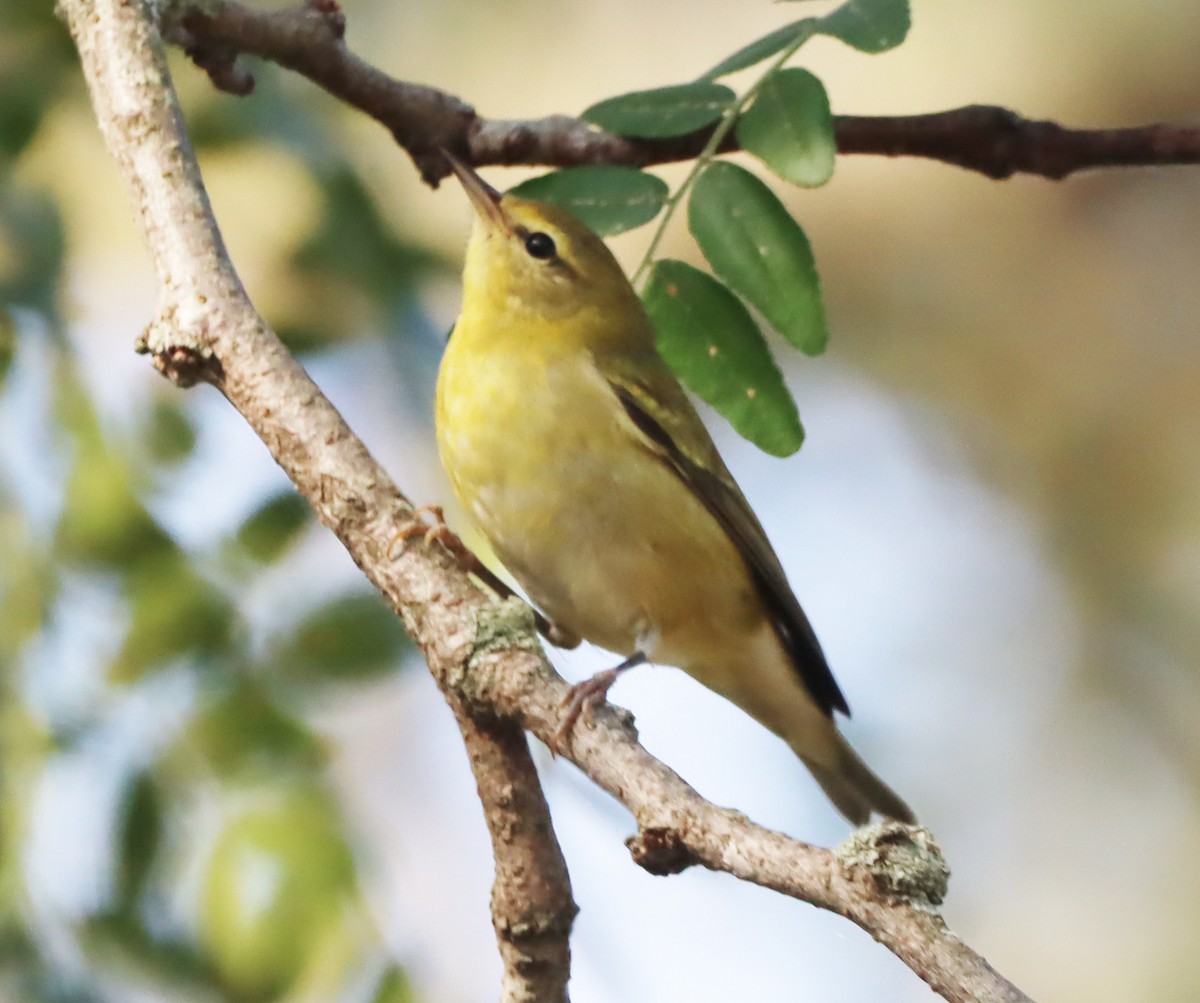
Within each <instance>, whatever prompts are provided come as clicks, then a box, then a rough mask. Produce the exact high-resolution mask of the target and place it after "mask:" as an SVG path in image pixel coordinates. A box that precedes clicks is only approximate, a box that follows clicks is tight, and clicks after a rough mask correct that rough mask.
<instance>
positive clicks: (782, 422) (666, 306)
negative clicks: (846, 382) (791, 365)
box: [643, 259, 804, 456]
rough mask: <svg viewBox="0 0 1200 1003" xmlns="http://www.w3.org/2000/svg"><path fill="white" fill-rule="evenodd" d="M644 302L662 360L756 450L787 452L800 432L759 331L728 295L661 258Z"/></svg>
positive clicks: (793, 406) (693, 270)
mask: <svg viewBox="0 0 1200 1003" xmlns="http://www.w3.org/2000/svg"><path fill="white" fill-rule="evenodd" d="M643 299H644V300H645V303H646V310H647V312H648V313H649V314H650V319H651V320H652V321H653V322H654V326H655V328H656V330H657V332H658V348H659V351H660V352H661V353H662V355H663V358H664V359H666V361H667V364H668V365H669V366H670V367H671V369H672V370H674V371H675V373H676V374H677V375H678V376H679V378H680V379H681V380H682V381H683V382H684V384H685V385H686V386H687V387H688V388H689V389H690V390H691V391H692V392H693V393H695V394H697V395H698V396H699V397H701V398H702V399H703V400H706V401H707V402H708V403H709V404H711V405H712V406H713V407H715V408H716V409H717V410H718V411H719V412H720V413H721V414H722V415H724V416H725V418H726V419H727V420H728V421H729V423H730V424H731V425H732V426H733V427H734V428H735V429H737V431H738V433H739V434H741V435H743V436H745V438H747V439H749V440H750V441H751V442H753V443H754V444H755V445H757V446H758V447H759V448H760V449H762V450H764V451H765V452H768V453H771V454H772V455H774V456H788V455H790V454H791V453H794V452H795V451H796V450H797V449H799V448H800V443H801V442H802V441H803V439H804V430H803V429H802V428H801V426H800V416H799V415H798V414H797V412H796V403H795V401H793V400H792V396H791V394H790V393H789V392H788V389H787V387H786V386H785V385H784V382H783V377H782V375H781V374H780V372H779V368H778V367H777V366H776V365H775V360H774V359H773V358H771V352H770V350H769V349H768V348H767V344H766V342H765V341H764V340H763V336H762V333H761V332H760V331H759V329H758V325H756V324H755V323H754V319H753V318H752V317H751V316H750V313H749V311H748V310H747V309H746V308H745V306H743V305H742V302H741V300H739V299H738V298H737V297H736V296H734V294H733V293H731V292H730V291H729V290H728V289H726V288H725V286H723V285H721V283H720V282H718V281H717V280H716V279H714V278H713V277H712V276H710V275H706V274H705V273H704V272H702V271H700V270H699V269H696V268H693V267H692V266H691V265H688V264H686V263H684V262H682V261H672V260H669V259H665V260H662V261H658V262H656V263H655V265H654V269H653V271H652V272H651V273H650V280H649V282H648V283H647V284H646V291H645V293H644V296H643Z"/></svg>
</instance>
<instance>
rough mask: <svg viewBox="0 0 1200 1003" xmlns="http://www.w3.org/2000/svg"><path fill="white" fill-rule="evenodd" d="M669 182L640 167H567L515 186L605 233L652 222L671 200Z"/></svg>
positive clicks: (517, 192)
mask: <svg viewBox="0 0 1200 1003" xmlns="http://www.w3.org/2000/svg"><path fill="white" fill-rule="evenodd" d="M668 191H669V189H668V188H667V185H666V182H665V181H663V180H662V179H661V178H657V177H655V176H654V175H653V174H647V173H645V172H644V171H639V170H638V169H637V168H636V167H617V166H612V165H605V166H599V167H567V168H565V169H563V170H561V171H553V172H551V173H550V174H543V175H541V177H537V178H530V179H529V180H528V181H525V182H523V183H521V184H519V185H517V187H516V188H514V189H513V190H512V193H513V194H514V195H519V196H521V198H530V199H541V200H542V201H543V202H552V203H554V205H557V206H561V207H562V208H563V209H566V210H567V211H568V212H570V213H572V214H573V215H575V216H578V217H579V218H580V219H581V220H583V221H584V222H585V223H586V224H587V225H588V226H590V227H591V228H592V229H593V230H595V231H596V233H598V234H600V236H602V237H611V236H613V235H614V234H617V233H623V232H624V231H626V230H632V229H633V228H634V227H637V226H641V225H642V224H643V223H648V222H650V220H652V219H653V218H654V217H655V216H657V215H658V212H659V210H660V209H662V207H663V205H664V203H665V202H666V201H667V193H668Z"/></svg>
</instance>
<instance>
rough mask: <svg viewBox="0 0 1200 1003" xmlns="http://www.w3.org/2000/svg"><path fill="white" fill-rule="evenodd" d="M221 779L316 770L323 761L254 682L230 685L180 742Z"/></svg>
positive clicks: (300, 728)
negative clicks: (197, 755) (196, 754)
mask: <svg viewBox="0 0 1200 1003" xmlns="http://www.w3.org/2000/svg"><path fill="white" fill-rule="evenodd" d="M182 741H183V748H184V751H185V753H188V752H192V751H193V750H194V752H196V753H198V754H199V755H200V756H201V757H202V758H203V759H204V761H205V763H206V764H207V765H208V766H209V767H210V768H211V769H212V770H213V771H214V772H215V773H216V774H217V775H218V776H220V777H222V778H224V779H229V778H234V777H240V778H242V779H245V778H246V777H250V776H254V775H256V774H257V775H263V776H267V777H271V778H274V779H277V778H278V777H279V776H281V775H284V774H297V773H301V772H306V771H311V770H316V769H319V768H320V767H322V766H323V765H324V763H325V761H326V756H325V753H324V751H323V749H322V746H321V744H320V742H319V741H318V739H317V738H316V737H315V736H314V735H313V734H312V733H311V732H310V731H309V730H308V729H307V728H306V727H305V726H304V725H303V724H302V723H301V722H300V721H299V720H298V719H296V718H295V717H293V716H292V715H291V714H290V713H288V712H287V711H286V710H285V709H284V708H283V707H281V706H280V705H279V704H278V703H276V702H275V701H273V700H272V699H271V697H270V696H269V695H268V694H267V692H266V691H265V690H264V689H263V687H262V686H261V685H260V684H259V683H257V682H254V681H249V680H246V679H239V680H236V681H235V682H234V684H233V686H232V688H230V689H229V690H226V691H223V692H220V693H217V694H216V695H215V696H213V697H212V698H211V702H210V703H208V704H206V705H205V706H204V707H203V708H202V709H201V710H200V712H199V713H198V714H197V715H196V717H195V719H194V720H193V721H192V724H191V726H190V727H189V728H188V731H187V733H186V735H185V736H184V738H183V740H182Z"/></svg>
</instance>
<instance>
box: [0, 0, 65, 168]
mask: <svg viewBox="0 0 1200 1003" xmlns="http://www.w3.org/2000/svg"><path fill="white" fill-rule="evenodd" d="M0 39H2V40H3V41H2V42H0V95H3V99H2V100H0V173H2V172H3V171H4V170H6V169H7V167H8V166H9V164H10V163H11V161H12V160H14V159H15V158H16V157H18V156H19V155H20V154H21V153H22V152H23V151H24V149H25V147H26V146H28V144H29V142H30V140H32V139H33V136H34V135H35V133H36V132H37V129H38V126H39V125H40V124H41V121H42V119H43V118H44V117H45V114H46V112H47V111H48V110H49V108H50V105H51V104H52V102H54V101H55V100H56V98H57V96H58V92H59V87H60V84H61V81H62V80H63V78H64V76H65V75H66V73H68V72H75V71H77V68H78V58H79V57H78V56H76V55H75V52H74V49H73V48H72V46H71V41H70V36H69V35H68V34H67V32H66V31H64V30H63V26H62V25H61V24H60V23H58V22H57V21H56V20H55V19H54V6H53V4H41V3H22V2H21V0H7V2H0Z"/></svg>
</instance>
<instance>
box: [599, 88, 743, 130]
mask: <svg viewBox="0 0 1200 1003" xmlns="http://www.w3.org/2000/svg"><path fill="white" fill-rule="evenodd" d="M733 99H734V93H733V91H731V90H730V89H729V88H728V87H725V86H724V85H722V84H714V83H712V82H711V81H708V80H698V81H696V82H695V83H690V84H676V85H674V86H672V87H659V88H657V89H656V90H652V91H634V92H632V93H630V94H621V95H619V96H617V97H615V98H609V99H608V100H606V101H601V102H600V103H599V104H594V105H592V106H591V107H590V108H589V109H588V110H587V111H585V112H584V113H583V117H584V118H585V119H586V120H587V121H589V122H591V123H592V124H593V125H598V126H600V128H601V129H607V130H608V131H609V132H615V133H617V134H618V135H621V136H637V137H640V138H643V139H662V138H665V137H667V136H684V135H686V134H687V133H689V132H695V131H696V130H697V129H701V128H703V127H704V126H706V125H711V124H712V123H713V122H715V121H716V120H717V119H719V118H720V117H721V116H722V115H723V114H724V113H725V109H726V108H728V107H729V106H730V105H731V104H732V103H733Z"/></svg>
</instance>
